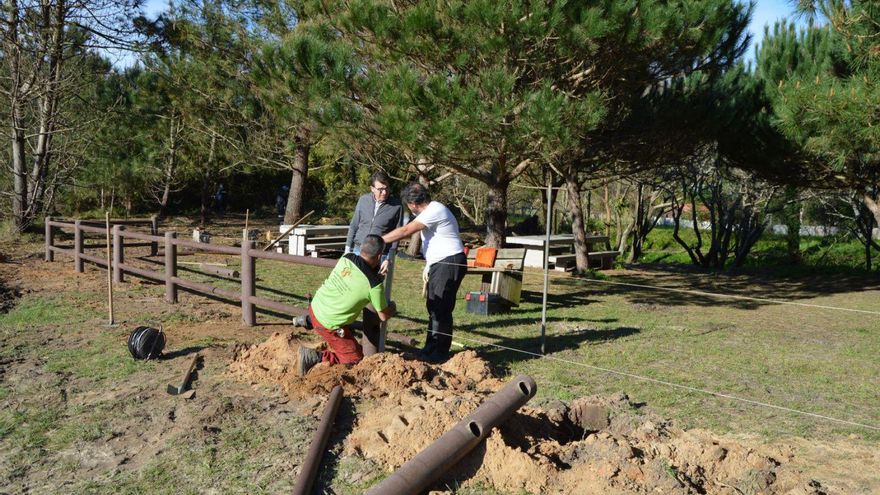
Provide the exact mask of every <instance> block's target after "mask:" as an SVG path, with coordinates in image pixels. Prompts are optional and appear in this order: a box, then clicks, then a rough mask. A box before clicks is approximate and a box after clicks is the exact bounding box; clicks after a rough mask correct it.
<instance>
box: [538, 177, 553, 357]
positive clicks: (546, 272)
mask: <svg viewBox="0 0 880 495" xmlns="http://www.w3.org/2000/svg"><path fill="white" fill-rule="evenodd" d="M551 198H553V179H552V178H550V179H547V238H546V239H544V294H543V299H542V301H541V354H546V353H547V347H546V333H547V286H548V285H549V281H550V275H549V270H548V269H547V268H548V266H549V265H550V263H549V259H550V214H551V211H550V205H551Z"/></svg>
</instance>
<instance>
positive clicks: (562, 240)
mask: <svg viewBox="0 0 880 495" xmlns="http://www.w3.org/2000/svg"><path fill="white" fill-rule="evenodd" d="M586 241H587V249H588V250H589V251H593V245H595V244H600V243H606V242H608V236H605V235H593V234H587V236H586ZM504 242H505V243H506V244H510V245H514V246H522V247H524V248H525V250H526V256H525V259H524V261H523V264H524V265H525V266H528V267H532V268H544V245H545V244H546V242H547V236H545V235H520V236H509V237H507V238H505V239H504ZM568 253H574V234H555V235H551V236H550V254H551V255H564V254H568Z"/></svg>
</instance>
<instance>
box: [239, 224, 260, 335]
mask: <svg viewBox="0 0 880 495" xmlns="http://www.w3.org/2000/svg"><path fill="white" fill-rule="evenodd" d="M253 247H254V241H242V242H241V319H242V320H243V321H244V324H245V325H247V326H249V327H252V326H254V325H256V324H257V310H256V307H254V303H252V302H251V297H253V296H255V295H256V294H255V290H254V287H255V285H256V284H255V283H254V279H255V278H256V277H255V273H254V272H255V271H256V270H255V268H256V262H255V259H254V257H253V256H251V254H250V250H251V249H253Z"/></svg>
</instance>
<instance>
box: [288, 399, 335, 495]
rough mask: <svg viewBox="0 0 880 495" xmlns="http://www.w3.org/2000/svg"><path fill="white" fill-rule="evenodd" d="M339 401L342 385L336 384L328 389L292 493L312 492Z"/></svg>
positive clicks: (304, 494) (306, 493)
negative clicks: (315, 429) (325, 400)
mask: <svg viewBox="0 0 880 495" xmlns="http://www.w3.org/2000/svg"><path fill="white" fill-rule="evenodd" d="M341 402H342V387H340V386H339V385H337V386H335V387H333V390H332V391H330V398H329V399H327V405H326V406H325V407H324V414H323V415H321V423H320V424H319V425H318V431H316V432H315V436H314V437H312V443H311V444H310V445H309V451H308V452H307V453H306V460H305V461H303V464H302V468H301V469H300V471H299V478H297V480H296V485H295V486H294V487H293V493H294V495H308V494H310V493H312V485H313V484H314V483H315V476H316V475H317V474H318V468H320V467H321V458H322V457H324V450H325V449H326V447H327V440H329V439H330V431H331V429H332V428H333V422H334V421H335V419H336V414H337V412H339V404H340V403H341Z"/></svg>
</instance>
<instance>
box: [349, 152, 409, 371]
mask: <svg viewBox="0 0 880 495" xmlns="http://www.w3.org/2000/svg"><path fill="white" fill-rule="evenodd" d="M390 185H391V178H390V177H388V174H386V173H385V172H382V171H381V170H380V171H377V172H375V173H374V174H373V175H371V176H370V192H369V193H367V194H364V195H363V196H361V197H360V199H358V203H357V206H356V207H355V209H354V215H352V218H351V224H350V225H349V227H348V237H347V238H346V240H345V252H346V253H348V252H353V253H355V254H358V253H360V250H361V244H362V243H363V242H364V239H366V238H367V236H368V235H378V236H380V237H381V236H383V235H385V234H387V233H388V232H391V231H392V230H394V229H396V228H397V226H398V225H399V224H400V217H401V211H402V207H401V206H400V201H398V200H396V199H393V198H391V194H390V192H389V189H388V187H389V186H390ZM390 249H391V244H388V245H386V246H385V248H384V249H383V252H382V261H381V264H380V266H379V273H381V274H383V275H384V274H385V272H386V269H387V267H388V259H387V255H388V251H390ZM379 325H380V322H379V317H378V316H377V314H376V312H375V308H374V307H373V306H372V305H371V306H368V307H366V308H364V312H363V332H364V334H363V339H362V342H363V346H364V347H365V348H366V349H367V354H370V353H372V352H374V351H375V350H376V349H377V348H378V346H379Z"/></svg>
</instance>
